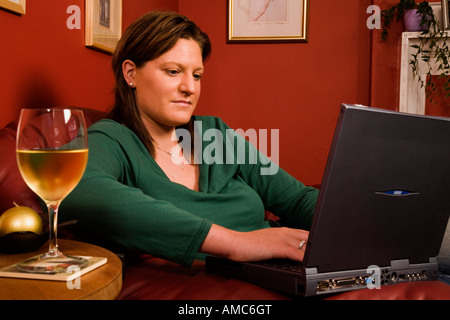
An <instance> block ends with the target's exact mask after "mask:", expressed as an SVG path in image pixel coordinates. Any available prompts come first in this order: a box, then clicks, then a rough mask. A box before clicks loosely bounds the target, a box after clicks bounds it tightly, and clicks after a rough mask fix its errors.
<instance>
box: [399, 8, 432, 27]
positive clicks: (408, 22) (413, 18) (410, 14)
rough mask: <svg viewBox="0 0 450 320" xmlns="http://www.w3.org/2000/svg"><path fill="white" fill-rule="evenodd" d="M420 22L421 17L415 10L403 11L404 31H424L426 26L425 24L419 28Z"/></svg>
mask: <svg viewBox="0 0 450 320" xmlns="http://www.w3.org/2000/svg"><path fill="white" fill-rule="evenodd" d="M420 21H422V15H421V14H419V13H417V10H416V9H411V10H406V11H405V16H404V17H403V22H404V23H405V28H406V31H408V32H416V31H424V30H426V29H427V27H428V26H427V25H426V24H424V25H422V26H421V25H420Z"/></svg>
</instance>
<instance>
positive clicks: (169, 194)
mask: <svg viewBox="0 0 450 320" xmlns="http://www.w3.org/2000/svg"><path fill="white" fill-rule="evenodd" d="M210 51H211V47H210V42H209V39H208V36H207V35H206V34H205V33H203V32H202V31H201V30H200V29H199V28H198V27H197V26H196V25H195V24H194V23H193V22H192V21H190V20H189V19H188V18H186V17H185V16H182V15H180V14H177V13H168V12H150V13H148V14H146V15H144V16H142V17H141V18H139V19H137V20H136V21H135V22H134V23H132V24H131V25H130V27H129V28H128V29H127V30H126V32H125V33H124V35H123V37H122V39H121V40H120V42H119V44H118V46H117V49H116V51H115V54H114V56H113V61H112V66H113V69H114V73H115V77H116V89H115V92H116V94H115V97H116V101H115V105H114V108H113V111H112V113H111V118H112V120H101V121H100V122H98V123H96V124H94V125H93V126H91V127H90V129H89V148H90V155H89V163H88V167H87V169H86V173H85V175H84V177H83V179H82V181H81V182H80V184H79V185H78V186H77V188H76V189H75V190H74V191H73V192H72V193H71V194H70V196H69V197H68V198H67V199H66V200H65V201H64V203H63V206H64V207H63V208H62V210H63V212H64V215H63V216H64V218H65V219H73V218H78V219H80V222H79V223H78V229H79V231H80V232H83V233H85V234H87V235H90V236H94V237H96V238H97V239H101V240H102V241H104V242H107V243H109V244H112V245H114V246H120V247H123V248H125V249H126V250H131V251H135V252H139V253H149V254H153V255H155V256H159V257H163V258H166V259H169V260H172V261H175V262H177V263H180V264H182V265H186V266H189V265H191V264H192V262H193V260H194V259H196V258H202V257H203V255H204V254H212V255H217V256H222V257H226V258H229V259H232V260H239V261H251V260H263V259H269V258H290V259H293V260H298V261H302V259H303V255H304V252H305V251H304V249H305V246H304V244H305V241H306V240H307V238H308V232H307V231H305V230H304V229H308V228H309V226H310V223H311V217H312V215H313V211H314V206H315V202H316V199H317V190H315V189H313V188H308V187H305V186H304V185H303V184H301V183H300V182H298V181H297V180H295V179H294V178H292V177H291V176H289V175H288V174H287V173H286V172H284V171H283V170H281V169H280V170H278V171H277V172H276V173H275V174H273V175H262V174H261V173H260V169H261V168H262V167H263V165H264V164H263V163H261V162H258V163H241V162H239V161H223V162H221V161H216V162H214V163H208V164H207V163H205V162H203V163H202V162H198V161H197V162H196V161H192V160H193V159H194V158H195V156H196V154H195V150H194V152H192V153H189V152H187V151H185V149H184V148H181V150H180V148H178V149H176V148H177V146H179V143H180V142H181V141H180V140H177V139H174V138H173V137H174V133H179V132H180V131H178V130H180V128H183V130H184V131H182V132H184V133H186V132H188V133H190V135H191V136H196V135H197V136H199V137H203V134H204V133H205V132H206V131H207V130H209V129H214V130H216V131H215V132H219V133H223V135H222V137H226V135H227V132H229V130H230V128H229V127H228V126H227V125H226V124H224V123H223V122H222V121H221V120H220V119H218V118H214V117H206V116H203V117H199V116H193V115H192V114H193V112H194V110H195V106H196V104H197V101H198V99H199V96H200V89H201V85H200V83H201V77H202V74H203V72H204V65H203V63H204V62H205V60H206V59H207V58H208V56H209V54H210ZM183 138H184V139H185V138H186V135H184V136H183ZM234 139H236V141H238V142H239V143H244V144H245V148H246V150H247V151H250V152H254V153H257V151H256V150H255V149H254V148H253V146H252V145H250V144H249V143H248V142H246V141H245V139H243V138H239V136H234ZM184 142H186V141H184ZM239 143H236V144H235V145H234V146H235V147H234V148H235V149H234V150H233V151H238V150H236V148H237V147H236V146H238V145H240V144H239ZM194 144H195V143H194ZM174 148H175V149H176V150H178V151H179V152H176V153H174V152H173V151H172V150H175V149H174ZM194 149H195V148H194ZM204 150H205V146H203V149H202V150H200V152H202V151H204ZM197 151H198V150H197ZM234 154H236V153H234ZM217 156H218V155H217V154H215V157H216V158H215V159H217ZM224 157H225V155H224ZM234 160H237V159H236V158H235V159H234ZM247 162H248V161H247ZM265 209H266V210H270V211H272V212H274V213H275V214H277V215H279V216H280V217H281V218H282V220H283V221H287V222H288V223H290V224H291V225H292V226H294V227H296V228H301V229H296V228H286V227H282V228H272V227H270V226H269V223H268V222H267V221H265V220H264V212H265Z"/></svg>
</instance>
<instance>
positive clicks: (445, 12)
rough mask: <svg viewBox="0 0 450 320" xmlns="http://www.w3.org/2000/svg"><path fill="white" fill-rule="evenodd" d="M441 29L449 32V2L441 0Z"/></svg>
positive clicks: (448, 0) (449, 0)
mask: <svg viewBox="0 0 450 320" xmlns="http://www.w3.org/2000/svg"><path fill="white" fill-rule="evenodd" d="M441 7H442V29H444V30H450V0H442V4H441Z"/></svg>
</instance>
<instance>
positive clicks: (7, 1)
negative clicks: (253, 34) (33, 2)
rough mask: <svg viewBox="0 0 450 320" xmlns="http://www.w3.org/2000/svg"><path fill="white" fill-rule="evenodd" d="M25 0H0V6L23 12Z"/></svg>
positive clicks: (19, 12)
mask: <svg viewBox="0 0 450 320" xmlns="http://www.w3.org/2000/svg"><path fill="white" fill-rule="evenodd" d="M25 1H26V0H0V8H3V9H6V10H9V11H12V12H15V13H18V14H25V8H26V3H25Z"/></svg>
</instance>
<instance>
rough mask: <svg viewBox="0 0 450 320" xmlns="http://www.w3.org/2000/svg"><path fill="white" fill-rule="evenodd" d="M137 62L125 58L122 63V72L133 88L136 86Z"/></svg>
mask: <svg viewBox="0 0 450 320" xmlns="http://www.w3.org/2000/svg"><path fill="white" fill-rule="evenodd" d="M136 70H137V68H136V64H135V63H134V62H133V61H131V60H125V61H124V62H123V63H122V72H123V77H124V79H125V81H126V82H127V83H128V85H129V86H130V87H131V88H134V87H136V82H135V79H136Z"/></svg>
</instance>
